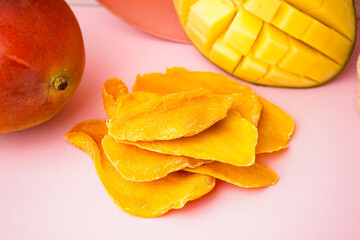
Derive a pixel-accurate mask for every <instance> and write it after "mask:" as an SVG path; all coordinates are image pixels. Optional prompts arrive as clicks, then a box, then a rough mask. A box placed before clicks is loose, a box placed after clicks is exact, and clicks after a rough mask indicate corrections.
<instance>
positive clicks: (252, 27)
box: [223, 8, 263, 54]
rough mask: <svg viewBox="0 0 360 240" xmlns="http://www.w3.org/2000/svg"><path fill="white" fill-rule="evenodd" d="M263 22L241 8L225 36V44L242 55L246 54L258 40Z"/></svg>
mask: <svg viewBox="0 0 360 240" xmlns="http://www.w3.org/2000/svg"><path fill="white" fill-rule="evenodd" d="M262 24H263V22H262V21H261V20H260V19H259V18H257V17H256V16H254V15H253V14H251V13H249V12H247V11H246V10H245V9H244V8H240V9H239V11H238V12H237V14H236V16H235V18H234V20H233V22H232V23H231V25H230V27H229V29H228V30H227V32H226V33H225V35H224V40H223V41H224V43H226V44H228V45H229V46H230V47H232V48H233V49H235V50H236V51H238V52H239V53H241V54H246V53H247V52H248V51H249V50H250V48H251V46H252V45H253V43H254V42H255V39H256V38H257V36H258V34H259V32H260V30H261V27H262Z"/></svg>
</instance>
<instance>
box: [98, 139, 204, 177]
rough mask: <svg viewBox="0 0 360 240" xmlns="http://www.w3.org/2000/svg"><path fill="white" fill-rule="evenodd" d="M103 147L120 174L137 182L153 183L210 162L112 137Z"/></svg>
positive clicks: (106, 140) (104, 142) (104, 141)
mask: <svg viewBox="0 0 360 240" xmlns="http://www.w3.org/2000/svg"><path fill="white" fill-rule="evenodd" d="M102 147H103V149H104V152H105V154H106V156H107V158H108V159H109V161H110V162H111V163H112V165H113V166H114V167H115V168H116V170H117V171H118V172H119V174H120V175H121V176H122V177H123V178H125V179H126V180H129V181H136V182H145V181H153V180H156V179H159V178H163V177H165V176H166V175H168V174H169V173H171V172H175V171H178V170H181V169H184V168H185V167H190V168H194V167H197V166H200V165H202V164H203V163H207V162H210V161H206V160H200V159H194V158H189V157H185V156H174V155H168V154H160V153H157V152H152V151H148V150H144V149H141V148H138V147H136V146H132V145H129V144H124V143H119V142H116V140H115V139H114V138H113V137H111V136H110V135H106V136H105V137H104V138H103V140H102Z"/></svg>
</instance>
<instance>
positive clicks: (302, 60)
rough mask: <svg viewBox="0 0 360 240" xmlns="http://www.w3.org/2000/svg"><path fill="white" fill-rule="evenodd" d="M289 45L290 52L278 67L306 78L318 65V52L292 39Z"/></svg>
mask: <svg viewBox="0 0 360 240" xmlns="http://www.w3.org/2000/svg"><path fill="white" fill-rule="evenodd" d="M289 43H290V50H289V51H288V52H287V53H286V55H285V57H284V58H283V59H282V60H281V62H280V63H279V64H278V65H279V67H281V68H283V69H285V70H287V71H289V72H292V73H295V74H298V75H300V76H305V75H306V74H307V73H308V71H309V70H310V69H311V68H312V67H313V66H314V65H315V64H316V61H317V55H316V51H315V50H313V49H312V48H310V47H308V46H307V45H305V44H303V43H301V42H300V41H298V40H296V39H294V38H291V37H289Z"/></svg>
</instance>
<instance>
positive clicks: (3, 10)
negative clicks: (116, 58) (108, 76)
mask: <svg viewBox="0 0 360 240" xmlns="http://www.w3.org/2000/svg"><path fill="white" fill-rule="evenodd" d="M84 66H85V49H84V42H83V38H82V34H81V30H80V27H79V24H78V22H77V20H76V18H75V15H74V14H73V12H72V10H71V9H70V7H69V6H68V5H67V4H66V2H65V1H64V0H51V1H49V0H17V1H8V0H0V133H7V132H13V131H18V130H22V129H26V128H29V127H32V126H35V125H38V124H40V123H43V122H45V121H47V120H49V119H50V118H52V117H53V116H54V115H56V114H57V113H58V112H59V111H60V110H61V109H62V108H63V107H64V106H65V104H66V103H67V102H68V100H69V99H70V97H71V96H72V95H73V94H74V92H75V90H76V88H77V87H78V85H79V83H80V81H81V78H82V75H83V72H84Z"/></svg>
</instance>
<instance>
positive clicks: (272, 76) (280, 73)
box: [259, 66, 300, 86]
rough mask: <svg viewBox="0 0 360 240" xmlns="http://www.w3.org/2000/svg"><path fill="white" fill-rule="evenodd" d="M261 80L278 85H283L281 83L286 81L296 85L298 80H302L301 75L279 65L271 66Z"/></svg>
mask: <svg viewBox="0 0 360 240" xmlns="http://www.w3.org/2000/svg"><path fill="white" fill-rule="evenodd" d="M259 81H267V82H271V83H273V84H275V85H278V86H281V84H284V83H287V84H291V83H293V84H294V85H296V84H297V83H298V82H300V77H299V76H297V75H296V74H293V73H290V72H287V71H285V70H282V69H281V68H279V67H276V66H271V67H270V68H269V70H268V71H267V73H266V74H265V75H264V77H262V79H260V80H259Z"/></svg>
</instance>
